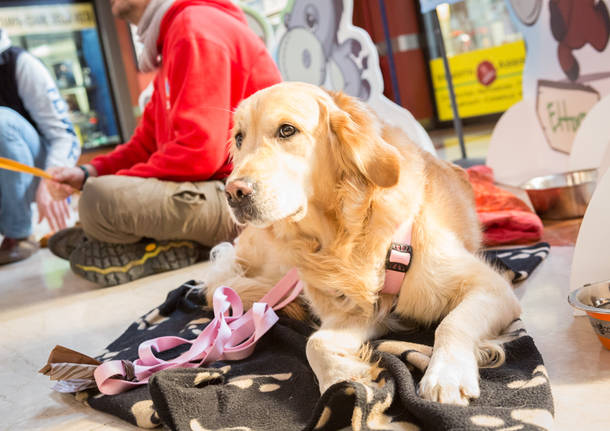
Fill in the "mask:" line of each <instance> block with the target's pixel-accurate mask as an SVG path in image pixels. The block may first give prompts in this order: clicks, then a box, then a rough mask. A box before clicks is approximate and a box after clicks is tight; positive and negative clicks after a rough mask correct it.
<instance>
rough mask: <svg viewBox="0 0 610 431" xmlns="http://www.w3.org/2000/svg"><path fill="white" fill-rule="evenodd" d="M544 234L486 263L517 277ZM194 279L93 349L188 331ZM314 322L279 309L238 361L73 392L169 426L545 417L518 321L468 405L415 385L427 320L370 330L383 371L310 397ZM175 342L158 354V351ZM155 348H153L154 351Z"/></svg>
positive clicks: (322, 426)
mask: <svg viewBox="0 0 610 431" xmlns="http://www.w3.org/2000/svg"><path fill="white" fill-rule="evenodd" d="M548 252H549V246H548V244H545V243H541V244H537V245H535V246H531V247H524V248H519V249H511V250H500V251H495V252H487V253H486V257H487V258H488V259H489V260H491V261H492V262H493V263H494V264H496V265H499V266H501V267H503V268H505V269H509V270H510V271H512V273H513V274H514V275H515V277H514V278H515V280H522V279H524V278H526V277H527V276H528V275H529V273H531V271H532V270H533V269H534V268H535V267H536V266H537V265H538V264H539V263H540V262H541V261H542V259H543V258H544V257H545V256H546V255H547V254H548ZM194 285H195V284H194V283H193V282H189V283H185V284H184V285H182V286H180V287H179V288H177V289H175V290H173V291H172V292H170V293H169V294H168V297H167V299H166V301H165V302H164V303H163V304H161V305H160V306H159V307H157V308H155V309H154V310H152V311H150V312H149V313H147V314H146V315H144V316H142V317H141V318H140V319H139V320H138V321H136V322H134V323H133V324H131V325H130V326H129V328H127V330H126V331H125V332H124V333H123V334H122V335H121V336H120V337H119V338H118V339H116V340H115V341H114V342H112V343H111V344H110V345H109V346H108V347H107V349H106V350H105V352H104V353H103V354H102V355H100V356H99V357H98V358H97V359H98V360H100V361H106V360H110V359H126V360H134V359H136V358H137V356H138V354H137V348H138V345H139V344H140V343H141V342H143V341H146V340H148V339H151V338H155V337H160V336H166V335H178V336H181V337H184V338H195V337H196V336H197V335H198V334H199V333H200V332H201V331H202V329H203V328H204V327H205V325H206V324H207V323H208V322H210V320H211V319H212V318H213V312H212V310H211V309H209V308H208V307H207V306H206V304H205V299H204V296H203V295H202V294H201V291H200V290H199V289H197V288H194V287H193V286H194ZM312 332H313V329H312V328H311V327H310V326H308V325H307V324H306V323H304V322H300V321H295V320H292V319H288V318H285V317H280V320H279V322H278V323H276V324H275V326H274V327H273V328H271V330H270V331H269V332H268V333H267V334H265V336H264V337H263V338H262V339H261V340H260V341H259V343H258V345H257V347H256V350H255V351H254V353H253V354H252V355H251V356H249V357H248V358H246V359H244V360H241V361H217V362H214V363H212V364H210V365H209V366H208V367H207V368H190V369H179V368H176V369H169V370H164V371H161V372H158V373H157V374H155V375H154V376H153V377H152V378H151V379H150V381H149V383H148V385H145V386H140V387H138V388H136V389H133V390H131V391H128V392H124V393H121V394H118V395H112V396H107V395H102V394H100V393H99V392H97V390H95V389H89V390H87V391H83V392H80V393H78V394H77V398H78V399H81V400H83V401H85V402H86V403H87V404H88V405H89V406H91V407H92V408H94V409H97V410H101V411H103V412H107V413H110V414H113V415H115V416H118V417H121V418H123V419H124V420H126V421H128V422H131V423H132V424H134V425H137V426H140V427H142V428H155V427H158V426H161V425H164V426H165V427H166V428H169V429H172V430H189V431H204V430H205V431H210V430H240V431H248V430H269V431H275V430H278V431H289V430H322V431H324V430H343V429H354V430H363V431H364V430H456V429H462V430H486V429H487V430H543V429H550V428H552V425H553V414H554V412H553V399H552V395H551V387H550V384H549V379H548V375H547V373H546V369H545V367H544V363H543V360H542V357H541V356H540V353H539V352H538V350H537V349H536V346H535V344H534V341H533V340H532V338H531V337H530V336H529V335H528V334H527V332H526V331H525V329H524V328H523V326H522V324H521V321H520V320H517V321H515V322H513V323H512V324H511V325H510V327H509V328H506V330H505V332H504V338H505V339H506V340H507V342H506V343H505V345H504V348H505V351H506V362H505V363H504V364H503V365H502V366H500V367H498V368H482V369H481V370H480V375H481V379H480V383H481V396H480V397H479V398H478V399H476V400H473V401H472V402H471V403H470V405H469V406H468V407H462V406H455V405H444V404H439V403H435V402H430V401H426V400H423V399H422V398H420V397H419V396H418V395H417V384H418V382H419V380H420V379H421V377H422V376H423V373H424V371H425V369H426V367H427V364H428V362H429V359H430V355H431V352H432V345H433V343H434V330H433V328H431V329H421V330H418V331H411V332H395V333H390V334H386V335H385V336H384V337H383V339H378V340H373V341H372V342H371V345H372V347H373V351H374V358H376V359H378V360H379V364H380V366H381V367H382V369H383V370H382V371H381V372H380V374H379V375H378V376H377V378H376V379H375V381H374V382H371V384H370V385H365V384H363V383H360V382H341V383H337V384H335V385H333V386H331V387H330V388H329V389H328V390H327V391H326V392H325V393H324V394H322V395H320V393H319V389H318V385H317V383H316V379H315V376H314V374H313V372H312V370H311V368H310V367H309V365H308V363H307V358H306V355H305V346H306V342H307V338H308V336H309V335H310V334H311V333H312ZM177 353H180V351H169V352H165V353H164V354H167V355H168V356H169V357H174V356H176V354H177ZM159 356H160V357H163V354H160V355H159Z"/></svg>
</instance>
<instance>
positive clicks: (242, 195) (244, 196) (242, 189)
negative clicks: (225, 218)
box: [225, 178, 258, 223]
mask: <svg viewBox="0 0 610 431" xmlns="http://www.w3.org/2000/svg"><path fill="white" fill-rule="evenodd" d="M225 195H226V197H227V202H228V203H229V206H230V207H231V210H232V211H233V214H234V215H235V217H236V218H237V220H238V221H239V222H241V223H244V222H247V221H251V220H254V219H255V218H256V217H257V216H258V212H257V210H256V207H255V206H254V202H253V200H254V196H255V187H254V184H253V183H252V181H250V180H249V179H248V178H238V179H235V180H233V181H229V182H228V183H227V185H226V187H225Z"/></svg>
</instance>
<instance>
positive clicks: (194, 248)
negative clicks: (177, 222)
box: [70, 241, 202, 287]
mask: <svg viewBox="0 0 610 431" xmlns="http://www.w3.org/2000/svg"><path fill="white" fill-rule="evenodd" d="M201 248H202V247H201V246H200V245H199V244H196V243H194V242H192V241H169V242H163V243H161V244H159V243H156V242H154V241H151V242H149V243H147V244H146V245H144V244H124V245H123V244H110V243H102V242H97V241H90V242H88V243H86V244H83V246H82V247H78V248H77V249H76V250H74V252H73V253H72V254H71V255H70V267H71V268H72V270H73V271H74V272H75V273H76V274H78V275H80V276H81V277H83V278H86V279H87V280H89V281H92V282H93V283H96V284H98V285H101V286H104V287H110V286H116V285H119V284H124V283H128V282H130V281H134V280H137V279H139V278H142V277H146V276H149V275H153V274H158V273H161V272H166V271H171V270H174V269H180V268H184V267H185V266H189V265H192V264H194V263H196V262H197V261H198V260H200V259H199V258H200V255H201V253H200V252H201Z"/></svg>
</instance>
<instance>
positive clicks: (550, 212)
mask: <svg viewBox="0 0 610 431" xmlns="http://www.w3.org/2000/svg"><path fill="white" fill-rule="evenodd" d="M596 182H597V169H586V170H582V171H571V172H564V173H561V174H554V175H547V176H543V177H535V178H532V179H531V180H529V181H528V182H526V183H524V184H522V185H521V188H522V189H524V190H525V191H526V192H527V195H528V196H529V198H530V200H531V201H532V205H533V206H534V209H535V210H536V213H538V215H540V217H542V218H546V219H568V218H575V217H582V216H583V215H584V214H585V210H586V209H587V205H588V204H589V201H590V200H591V196H593V190H595V185H596Z"/></svg>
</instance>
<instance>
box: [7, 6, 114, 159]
mask: <svg viewBox="0 0 610 431" xmlns="http://www.w3.org/2000/svg"><path fill="white" fill-rule="evenodd" d="M35 3H38V5H36V4H35ZM39 3H40V2H28V1H19V2H17V1H9V2H3V3H2V4H0V27H2V28H4V29H5V30H6V31H7V33H8V34H9V36H10V38H11V41H12V43H13V45H16V46H21V47H22V48H24V49H26V50H28V51H29V52H30V53H31V54H33V55H34V56H36V57H37V58H38V59H40V61H41V62H42V63H43V64H44V65H45V66H46V67H47V68H48V69H49V72H50V73H51V76H53V77H54V79H55V83H56V84H57V87H58V89H59V91H60V93H61V95H62V97H63V98H64V100H65V101H66V103H67V105H68V107H69V110H70V119H71V121H72V123H73V124H74V129H75V131H76V133H77V135H78V137H79V139H80V142H81V145H82V147H83V148H85V149H91V148H96V147H100V146H105V145H114V144H117V143H119V142H120V140H121V138H120V134H119V130H118V127H117V117H116V112H115V106H114V102H113V100H112V98H111V96H110V94H111V92H110V89H109V81H108V76H107V71H106V63H105V60H104V56H103V53H102V48H101V44H100V38H99V35H98V29H97V25H96V17H95V10H94V6H93V2H91V1H65V0H64V1H57V2H45V4H43V5H40V4H39Z"/></svg>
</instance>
